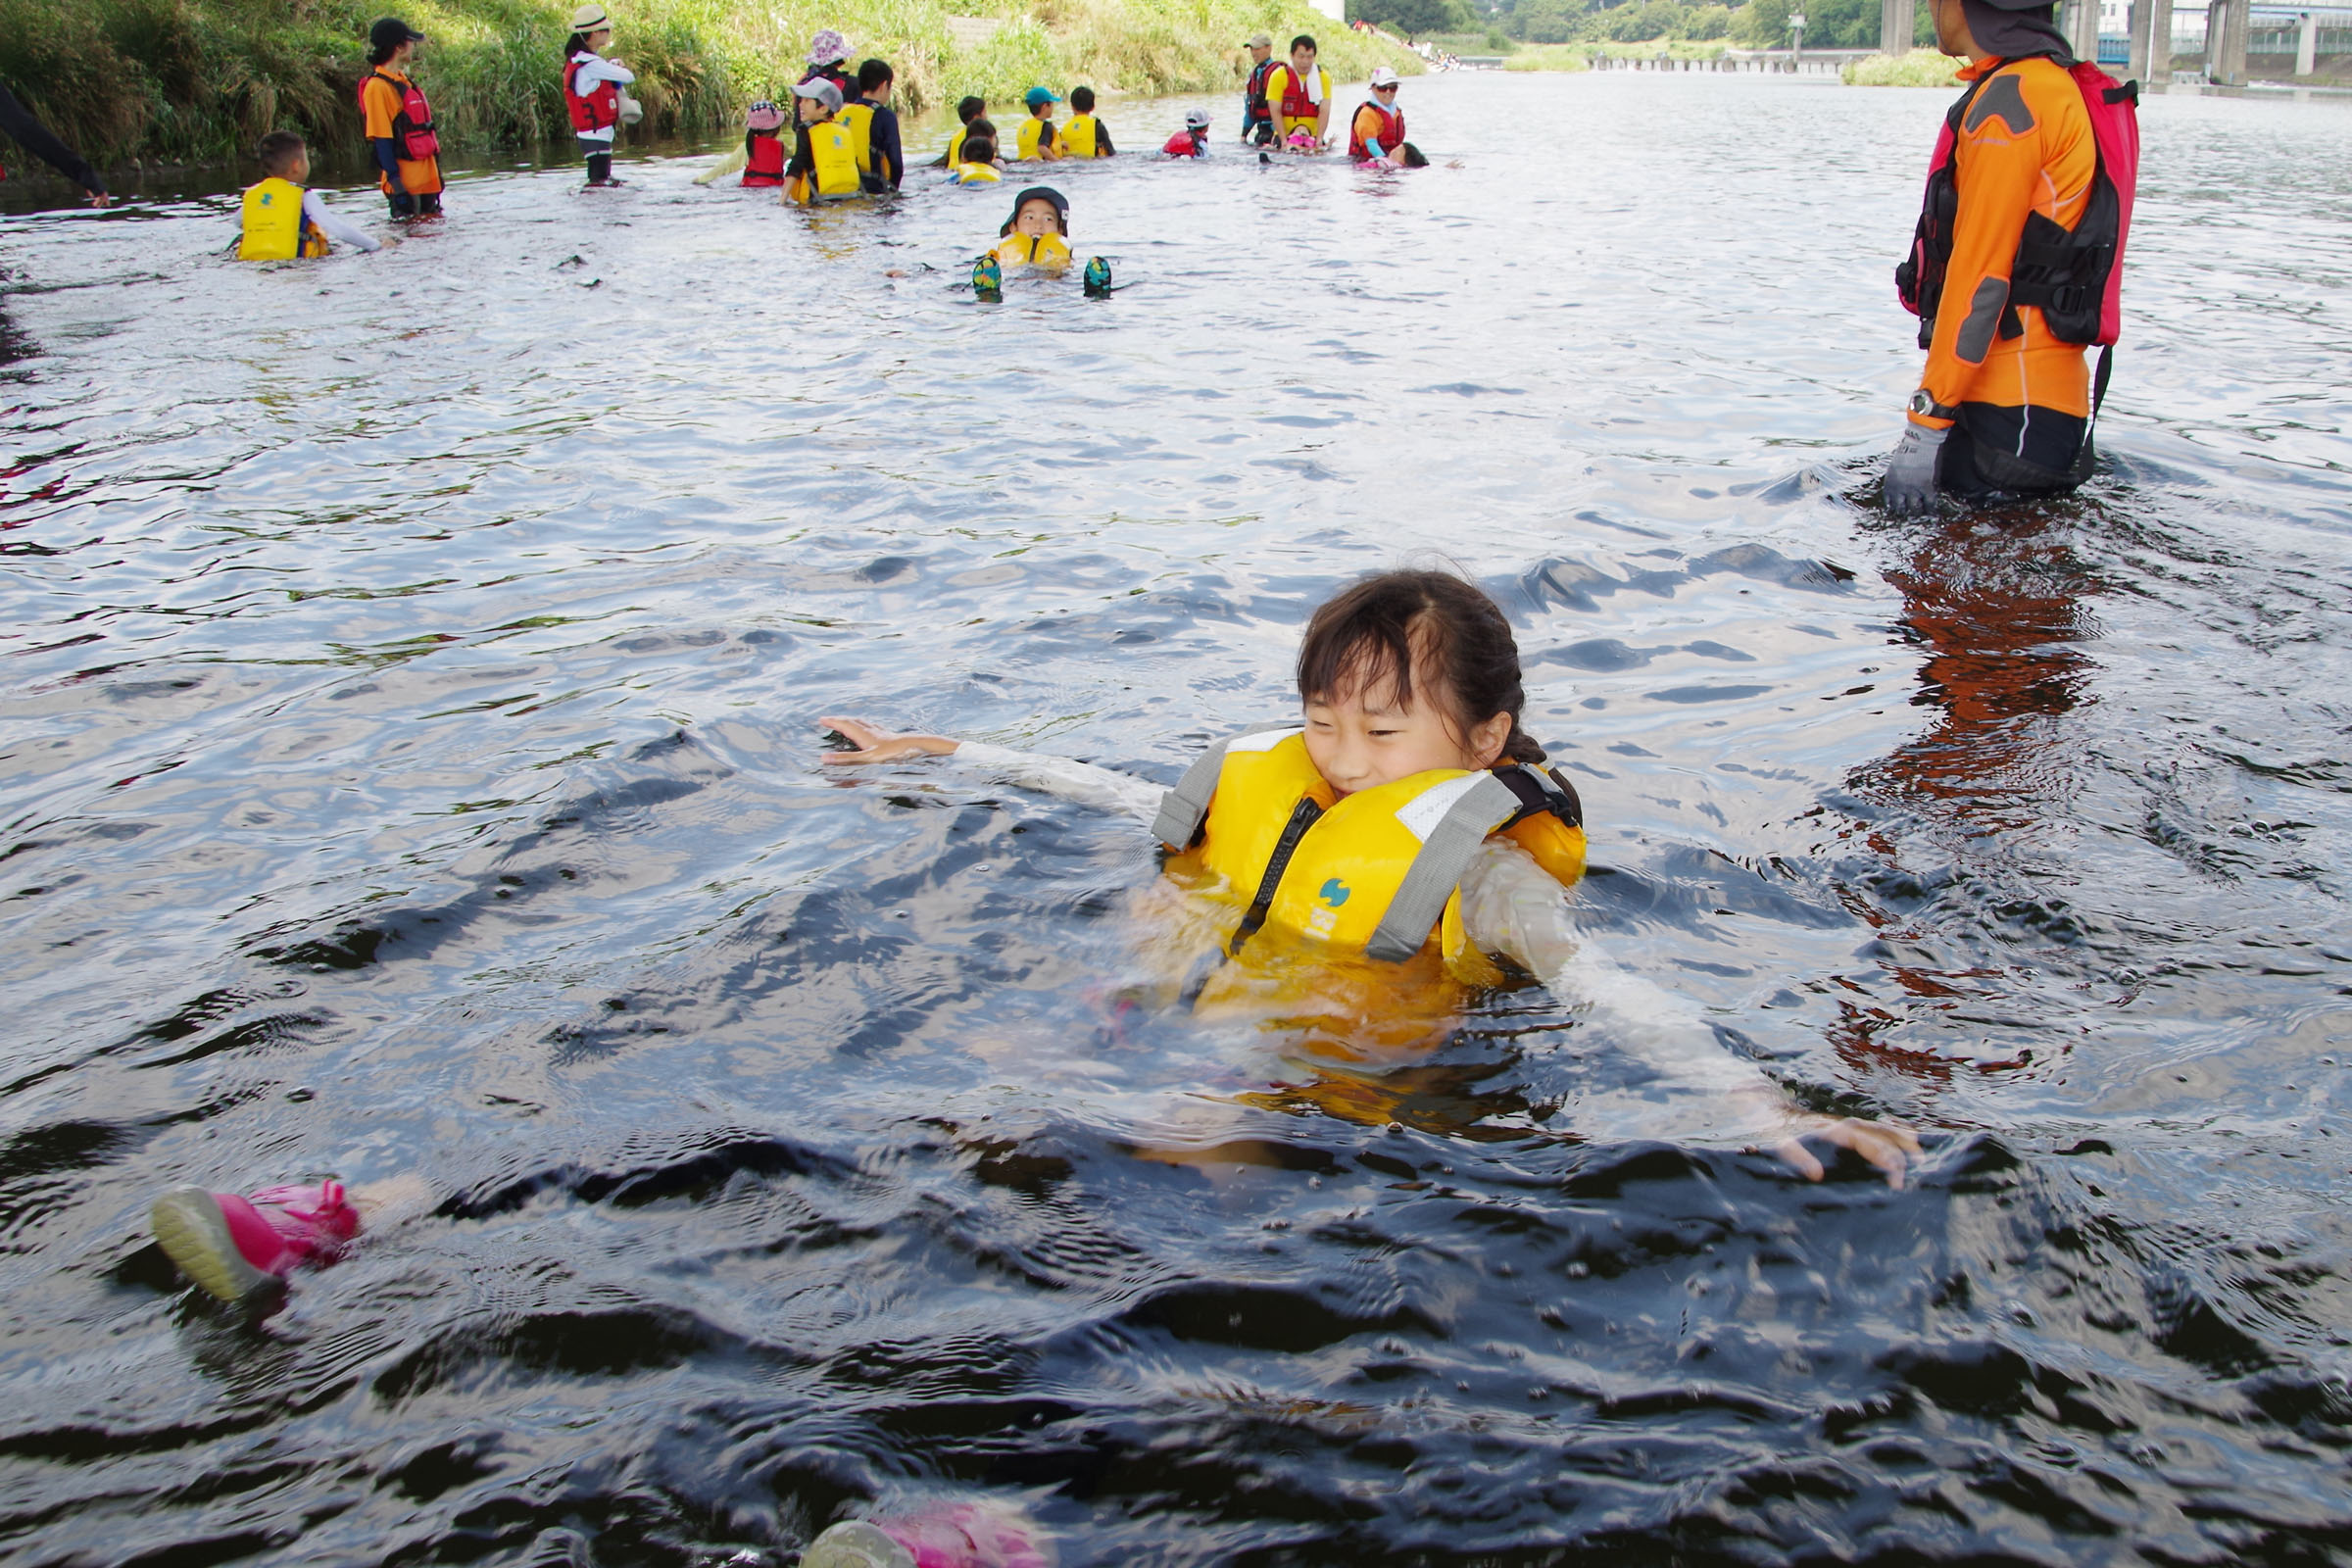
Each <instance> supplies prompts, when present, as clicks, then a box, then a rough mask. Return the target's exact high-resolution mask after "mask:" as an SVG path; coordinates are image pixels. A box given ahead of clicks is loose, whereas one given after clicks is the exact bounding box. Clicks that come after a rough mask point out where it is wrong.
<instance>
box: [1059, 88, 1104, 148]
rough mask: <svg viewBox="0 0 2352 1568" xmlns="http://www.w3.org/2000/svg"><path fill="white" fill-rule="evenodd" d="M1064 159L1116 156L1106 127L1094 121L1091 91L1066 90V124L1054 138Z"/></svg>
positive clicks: (1092, 93) (1093, 103)
mask: <svg viewBox="0 0 2352 1568" xmlns="http://www.w3.org/2000/svg"><path fill="white" fill-rule="evenodd" d="M1055 140H1056V141H1057V142H1058V143H1059V144H1060V147H1061V155H1062V156H1063V157H1064V158H1109V157H1112V156H1113V155H1115V154H1116V153H1117V152H1118V149H1117V148H1116V147H1113V146H1112V145H1111V144H1110V127H1109V126H1108V125H1105V124H1104V123H1103V122H1101V121H1100V120H1097V119H1096V118H1095V89H1094V88H1092V87H1072V88H1071V89H1070V123H1068V124H1066V125H1064V126H1062V127H1061V134H1060V135H1059V136H1058V137H1056V138H1055Z"/></svg>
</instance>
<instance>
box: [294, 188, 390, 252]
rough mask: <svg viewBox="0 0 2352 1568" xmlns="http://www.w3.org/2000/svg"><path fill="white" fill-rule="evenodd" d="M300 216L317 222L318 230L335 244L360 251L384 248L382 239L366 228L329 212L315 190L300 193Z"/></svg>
mask: <svg viewBox="0 0 2352 1568" xmlns="http://www.w3.org/2000/svg"><path fill="white" fill-rule="evenodd" d="M302 216H303V217H305V218H307V219H309V220H310V221H312V222H314V223H317V224H318V225H319V230H320V232H322V233H324V234H325V235H326V237H327V238H328V239H329V240H332V241H333V242H334V243H335V244H337V245H349V246H350V247H351V248H352V249H354V250H360V251H380V250H382V249H383V248H384V243H383V241H381V240H379V239H377V238H376V237H375V236H374V235H372V234H370V233H368V231H367V230H366V229H364V228H359V227H356V226H354V225H353V224H351V223H348V222H346V221H344V220H342V219H340V218H337V217H336V216H335V215H334V214H333V213H332V212H329V211H328V210H327V205H326V202H325V201H324V199H323V198H321V197H320V196H319V193H318V192H317V191H315V190H305V191H304V192H303V193H302Z"/></svg>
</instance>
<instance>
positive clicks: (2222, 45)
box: [1879, 0, 2352, 87]
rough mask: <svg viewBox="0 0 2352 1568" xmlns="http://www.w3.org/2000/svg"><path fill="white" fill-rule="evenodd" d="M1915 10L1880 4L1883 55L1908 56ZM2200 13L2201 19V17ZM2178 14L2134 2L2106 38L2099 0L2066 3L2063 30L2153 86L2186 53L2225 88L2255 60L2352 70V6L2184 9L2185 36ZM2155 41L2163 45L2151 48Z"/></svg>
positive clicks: (2305, 72)
mask: <svg viewBox="0 0 2352 1568" xmlns="http://www.w3.org/2000/svg"><path fill="white" fill-rule="evenodd" d="M1916 4H1917V0H1879V46H1880V48H1881V49H1882V50H1883V51H1884V52H1885V53H1887V54H1902V53H1904V52H1905V51H1907V50H1908V49H1909V48H1910V47H1911V37H1912V24H1913V20H1914V16H1915V7H1916ZM2199 10H2202V12H2203V15H2202V16H2201V17H2197V16H2196V13H2197V12H2198V11H2199ZM2173 12H2174V8H2173V0H2131V10H2130V13H2129V16H2130V30H2129V31H2128V32H2127V33H2124V34H2122V35H2117V36H2110V37H2107V38H2102V37H2100V36H2099V5H2098V0H2063V4H2061V6H2060V7H2059V26H2060V27H2061V28H2062V29H2063V30H2064V31H2065V33H2066V35H2067V37H2068V38H2069V39H2070V40H2072V41H2073V44H2074V50H2075V57H2076V58H2077V59H2079V60H2096V61H2099V62H2100V63H2102V64H2106V65H2120V66H2122V67H2123V68H2124V69H2125V72H2126V73H2127V74H2128V75H2131V76H2133V77H2136V78H2137V79H2138V80H2140V81H2141V82H2143V83H2145V84H2146V85H2148V86H2151V87H2160V86H2163V85H2164V84H2165V83H2166V82H2168V81H2171V80H2172V79H2173V62H2174V59H2175V57H2176V56H2180V55H2190V56H2194V57H2196V58H2197V59H2199V60H2200V61H2202V63H2203V66H2204V72H2205V79H2206V80H2207V81H2210V82H2213V83H2215V84H2216V85H2218V86H2223V87H2242V86H2244V85H2245V84H2246V63H2247V58H2248V56H2250V55H2253V56H2261V57H2263V58H2264V59H2265V61H2266V63H2269V64H2271V65H2272V67H2273V72H2266V73H2265V74H2266V75H2269V74H2272V73H2274V72H2275V71H2276V68H2277V66H2278V64H2281V63H2283V61H2284V59H2285V57H2286V56H2288V55H2292V56H2293V57H2294V72H2293V74H2295V75H2297V76H2314V75H2317V74H2318V73H2319V69H2320V63H2321V61H2322V60H2323V59H2327V60H2329V62H2330V64H2331V65H2332V66H2333V67H2334V68H2335V70H2336V71H2338V72H2342V71H2344V70H2345V69H2346V68H2347V67H2352V7H2339V6H2285V5H2279V4H2278V3H2276V0H2267V3H2264V4H2259V5H2258V4H2255V3H2253V0H2211V3H2210V4H2208V5H2206V6H2204V7H2202V8H2198V7H2192V6H2188V5H2183V6H2181V7H2180V13H2181V15H2180V22H2181V23H2184V24H2187V27H2188V30H2187V31H2186V34H2185V35H2183V31H2182V28H2181V27H2180V26H2179V25H2176V23H2175V19H2174V14H2173ZM2192 18H2195V20H2194V21H2192V20H2191V19H2192ZM2197 22H2202V24H2203V25H2202V26H2198V25H2197ZM2151 39H2162V40H2164V44H2163V46H2160V47H2152V46H2151V43H2150V40H2151Z"/></svg>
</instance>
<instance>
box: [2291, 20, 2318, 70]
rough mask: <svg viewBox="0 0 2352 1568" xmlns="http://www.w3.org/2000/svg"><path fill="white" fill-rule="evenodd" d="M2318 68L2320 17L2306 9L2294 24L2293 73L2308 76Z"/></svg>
mask: <svg viewBox="0 0 2352 1568" xmlns="http://www.w3.org/2000/svg"><path fill="white" fill-rule="evenodd" d="M2319 69H2320V19H2319V15H2318V13H2316V12H2311V11H2306V12H2304V13H2303V15H2302V18H2301V19H2300V20H2299V21H2297V22H2296V24H2295V74H2296V75H2298V76H2309V75H2313V74H2316V73H2318V71H2319Z"/></svg>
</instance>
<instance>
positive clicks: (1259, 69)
mask: <svg viewBox="0 0 2352 1568" xmlns="http://www.w3.org/2000/svg"><path fill="white" fill-rule="evenodd" d="M1272 74H1274V62H1273V60H1272V59H1271V58H1268V59H1265V60H1261V61H1259V62H1258V63H1257V64H1256V65H1255V66H1254V67H1252V68H1251V69H1250V81H1249V84H1248V85H1246V86H1245V87H1243V88H1242V118H1243V119H1244V120H1247V121H1259V120H1266V119H1270V118H1271V117H1270V116H1269V115H1268V114H1267V112H1266V78H1267V77H1268V76H1271V75H1272Z"/></svg>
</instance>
